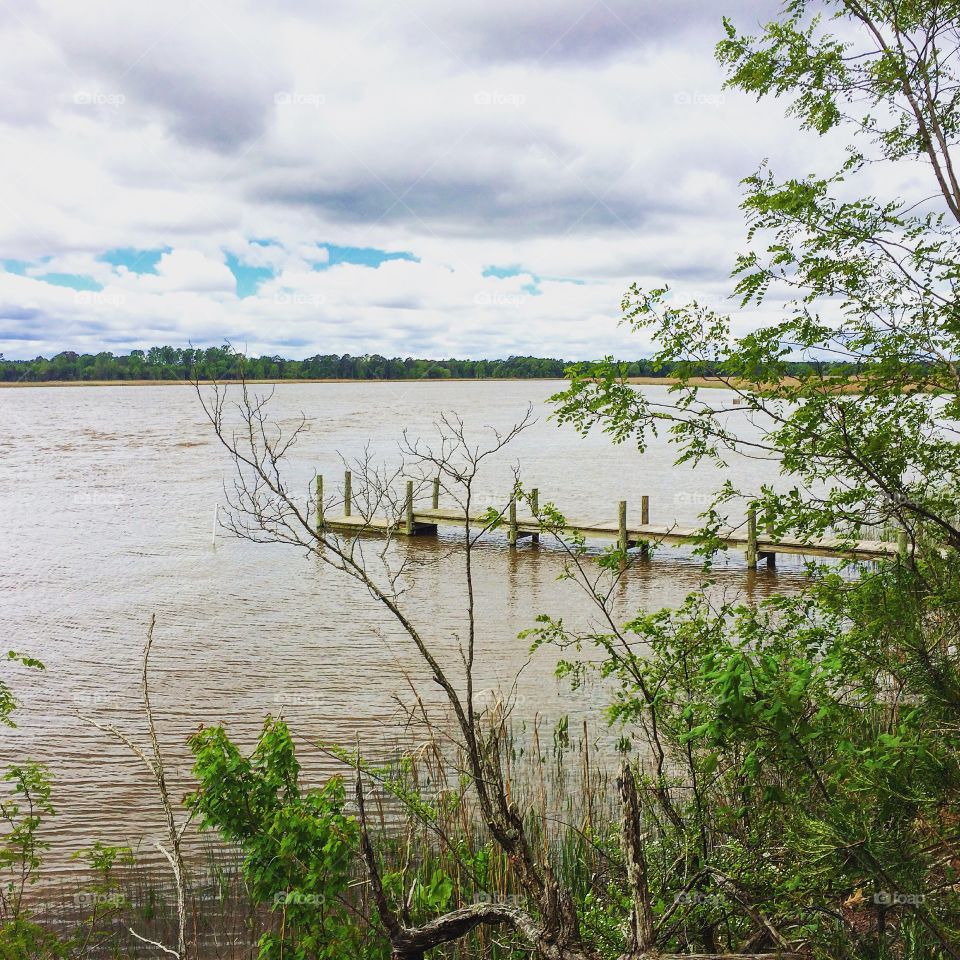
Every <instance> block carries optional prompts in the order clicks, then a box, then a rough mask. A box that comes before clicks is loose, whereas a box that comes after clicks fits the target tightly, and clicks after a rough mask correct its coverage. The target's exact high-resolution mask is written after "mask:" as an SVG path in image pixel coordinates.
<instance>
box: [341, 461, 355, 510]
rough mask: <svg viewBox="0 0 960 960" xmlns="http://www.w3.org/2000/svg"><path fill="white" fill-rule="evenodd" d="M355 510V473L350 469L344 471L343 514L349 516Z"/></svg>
mask: <svg viewBox="0 0 960 960" xmlns="http://www.w3.org/2000/svg"><path fill="white" fill-rule="evenodd" d="M352 510H353V474H352V473H351V472H350V471H349V470H345V471H344V473H343V515H344V516H345V517H349V516H350V513H351V511H352Z"/></svg>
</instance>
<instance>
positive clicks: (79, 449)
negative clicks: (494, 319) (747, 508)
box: [0, 381, 803, 872]
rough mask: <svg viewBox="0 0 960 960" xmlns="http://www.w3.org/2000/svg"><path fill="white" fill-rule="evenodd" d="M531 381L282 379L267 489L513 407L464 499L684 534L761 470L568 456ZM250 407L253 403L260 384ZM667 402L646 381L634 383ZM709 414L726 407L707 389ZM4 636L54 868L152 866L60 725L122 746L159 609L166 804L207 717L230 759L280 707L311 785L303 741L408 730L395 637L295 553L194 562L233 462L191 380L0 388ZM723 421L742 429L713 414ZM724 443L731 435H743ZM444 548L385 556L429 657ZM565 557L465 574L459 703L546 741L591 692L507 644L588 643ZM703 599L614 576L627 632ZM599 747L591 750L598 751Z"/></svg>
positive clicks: (782, 574) (785, 571) (140, 839)
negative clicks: (39, 776) (489, 708)
mask: <svg viewBox="0 0 960 960" xmlns="http://www.w3.org/2000/svg"><path fill="white" fill-rule="evenodd" d="M560 386H561V384H559V383H551V382H516V381H513V382H478V383H470V382H457V383H326V384H282V385H279V386H278V387H277V388H276V391H275V396H274V400H273V412H274V414H275V416H276V417H277V418H278V419H281V420H285V421H287V422H290V421H291V420H292V419H293V418H295V417H296V415H297V414H298V413H299V412H300V411H303V412H304V413H305V414H306V415H307V416H308V417H309V418H311V427H310V430H309V432H308V433H307V434H305V435H304V437H303V438H302V441H301V443H300V444H299V445H298V446H297V447H296V448H295V450H294V452H293V454H292V456H291V461H290V469H289V474H288V475H289V477H290V481H291V484H292V486H293V487H294V488H298V489H302V490H304V491H306V490H307V489H308V486H309V483H310V478H311V476H312V474H313V472H314V471H315V470H320V471H321V472H323V473H324V475H325V476H326V477H327V478H328V480H327V482H328V490H329V488H330V486H331V485H332V483H333V481H334V480H335V479H336V478H337V477H338V476H339V475H340V474H341V471H342V465H341V462H340V460H339V456H338V455H339V454H344V455H346V456H348V457H349V456H358V455H360V454H361V453H362V452H363V450H364V448H365V447H369V449H370V451H371V452H372V454H373V455H375V456H378V457H384V458H386V459H388V460H390V459H393V460H395V459H396V455H397V440H398V439H399V438H400V436H401V435H402V433H403V431H404V430H407V431H408V433H409V435H410V436H413V437H417V436H421V437H429V436H431V435H432V425H433V423H434V421H435V420H436V418H437V417H438V416H439V414H440V413H441V412H443V411H456V412H458V413H459V414H460V415H461V416H462V417H463V418H464V420H465V423H466V426H467V429H468V431H470V433H471V435H473V436H476V437H478V439H481V440H482V439H483V437H482V430H483V428H484V427H485V426H486V425H491V424H492V425H496V426H498V427H500V428H505V427H507V426H509V424H511V423H512V422H514V421H516V420H517V419H519V418H520V417H521V416H522V415H523V413H524V411H525V410H526V408H527V405H528V404H532V405H533V408H534V412H535V414H536V416H537V417H538V418H539V419H538V421H537V423H536V424H535V425H534V426H533V427H531V428H530V429H529V430H527V431H526V432H524V433H523V434H522V435H521V436H520V437H519V438H518V439H517V440H516V441H515V442H514V443H512V444H511V445H510V446H509V448H507V450H506V451H505V452H504V453H503V454H502V455H501V456H500V457H499V459H498V460H497V461H496V462H495V463H493V464H492V466H491V469H490V471H489V474H488V475H487V476H485V477H484V478H483V480H482V482H481V484H480V487H481V491H482V492H484V493H486V494H488V495H489V496H490V498H491V500H492V499H493V498H494V497H495V496H498V495H499V496H502V495H503V494H504V492H505V491H507V490H509V488H510V484H511V470H512V468H513V467H514V466H515V465H519V467H520V469H521V473H522V476H523V479H524V481H525V482H526V483H527V484H529V485H531V486H538V487H539V489H540V491H541V501H545V500H552V501H554V502H556V503H557V505H558V506H559V507H560V508H561V509H562V510H564V511H565V512H566V513H567V514H568V515H569V516H571V517H576V518H577V519H594V520H606V521H610V522H613V521H615V518H616V505H617V501H618V500H620V499H626V500H628V502H629V504H630V515H631V517H638V514H639V506H640V496H641V494H648V495H649V496H650V501H651V520H652V522H661V521H663V522H666V521H672V520H678V521H680V522H683V523H693V522H694V521H695V520H696V516H697V513H698V512H699V511H700V510H702V509H703V508H704V505H705V503H706V502H707V501H708V499H709V495H710V493H711V491H713V490H715V489H716V488H717V487H718V485H719V484H720V482H721V481H722V480H723V479H724V476H725V475H726V476H730V477H731V478H732V479H733V480H734V482H736V483H741V484H742V485H744V486H746V487H757V486H759V484H760V483H761V482H764V481H769V480H773V479H774V478H775V477H776V465H775V464H774V463H772V462H765V461H758V460H755V459H751V460H743V461H738V460H737V461H732V462H731V463H730V464H729V465H728V468H727V472H726V474H725V473H724V472H723V471H721V470H720V469H719V468H716V467H713V466H708V465H702V466H700V467H697V468H696V469H691V468H689V467H675V466H673V465H672V460H673V456H674V454H673V452H672V450H671V448H670V447H669V446H668V444H667V443H666V442H665V441H664V440H662V439H661V440H658V441H656V442H655V443H654V444H653V446H652V448H651V449H650V450H648V451H647V452H646V453H644V454H643V455H640V454H638V453H637V451H636V449H634V448H633V447H632V446H631V445H629V444H627V445H622V446H613V445H611V443H610V442H609V440H608V439H607V438H606V437H604V436H602V435H600V434H596V435H593V436H590V437H589V438H587V439H583V438H581V437H579V436H578V435H577V434H576V433H575V432H574V431H573V430H571V429H570V428H561V427H558V426H557V424H556V423H555V422H552V421H550V420H549V419H548V416H549V413H550V407H549V404H548V403H547V400H548V398H549V396H550V395H551V393H553V392H555V391H556V390H557V389H558V388H559V387H560ZM264 389H267V388H264ZM639 389H642V390H643V391H644V392H646V393H648V394H649V395H651V396H652V397H656V398H659V399H663V398H665V396H666V389H665V388H663V387H641V388H639ZM711 396H712V397H713V398H715V399H720V398H721V397H722V394H721V393H720V392H716V394H711ZM0 405H2V412H3V418H4V423H5V429H4V431H3V433H2V435H0V523H2V531H3V534H2V538H0V617H2V622H3V625H4V629H3V634H4V640H3V642H4V644H5V645H6V646H7V647H9V648H14V649H17V650H20V651H23V652H26V653H29V654H31V655H33V656H36V657H39V658H40V659H41V660H43V661H44V663H45V664H46V667H47V669H46V670H45V671H44V672H42V673H38V672H33V671H26V670H23V669H20V668H9V667H4V674H3V675H4V677H5V678H7V679H8V680H9V681H10V682H11V683H12V685H13V687H14V689H15V692H16V694H17V696H18V697H19V699H20V700H21V701H22V706H21V708H20V710H19V711H18V713H17V722H18V727H17V729H16V730H12V731H7V730H4V731H2V733H0V762H2V764H3V765H4V766H5V765H7V764H9V763H11V762H16V761H20V760H23V759H24V758H26V757H30V758H33V759H35V760H38V761H41V762H43V763H45V764H47V765H48V767H49V768H50V770H51V772H52V774H53V777H54V801H55V804H56V807H57V811H58V815H57V816H56V818H54V819H53V820H52V821H50V822H49V823H48V824H47V826H46V827H45V835H46V838H47V839H48V840H49V841H50V842H51V843H52V850H51V853H50V858H49V863H48V867H47V870H48V871H52V872H57V871H69V870H71V869H74V868H73V867H72V866H71V864H70V861H69V859H68V858H69V855H70V853H71V852H73V851H75V850H77V849H80V848H82V847H86V846H89V845H90V844H91V843H92V842H93V841H94V840H97V839H99V840H103V841H105V842H114V843H129V844H131V845H132V846H134V847H135V848H137V847H139V848H145V847H149V843H150V840H151V838H153V837H157V836H160V835H161V831H162V820H161V817H160V813H159V808H158V806H157V803H156V799H155V795H154V793H153V790H152V787H151V783H150V781H149V778H148V776H147V775H146V773H145V771H144V770H143V769H142V767H141V766H140V765H139V763H138V761H137V760H135V759H134V758H133V757H131V756H130V754H129V752H128V751H127V750H126V749H125V748H124V747H122V746H121V745H119V744H118V743H116V742H115V741H113V740H112V739H110V737H108V736H107V735H105V734H104V733H102V732H100V731H99V730H97V729H96V728H94V727H92V726H91V725H90V724H89V723H87V722H85V721H84V720H83V719H81V717H80V716H79V714H86V715H88V716H92V717H95V718H97V719H98V720H100V721H101V722H103V723H108V724H114V725H116V726H118V727H120V728H122V729H123V730H125V731H127V732H129V733H130V734H131V735H132V736H134V737H136V738H138V739H140V740H142V738H143V736H144V727H143V722H142V716H141V710H140V705H139V691H138V682H139V668H140V657H141V650H142V646H143V640H144V634H145V630H146V625H147V623H148V621H149V618H150V616H151V615H152V614H154V613H155V614H156V617H157V628H156V639H155V643H154V654H153V659H152V671H151V674H152V687H153V700H154V707H155V711H156V715H157V719H158V724H159V728H160V736H161V741H162V744H163V747H164V751H165V753H166V754H167V757H168V764H169V766H170V768H171V771H172V774H171V780H172V782H173V789H174V792H175V793H177V794H180V793H182V792H183V791H184V790H185V789H186V788H187V786H188V784H189V751H188V750H187V748H186V745H185V741H186V738H187V737H188V736H189V735H190V733H191V732H193V731H195V730H196V729H197V728H198V726H199V725H200V724H214V723H220V722H224V723H226V724H227V725H228V728H229V730H230V731H231V733H233V735H234V736H236V737H237V738H238V739H239V740H241V741H242V742H243V743H244V744H250V743H252V742H253V740H254V738H255V736H256V733H257V731H258V730H259V729H260V726H261V724H262V721H263V718H264V716H265V715H266V714H268V713H270V714H277V713H279V712H280V710H281V709H282V711H283V714H284V716H285V717H286V718H287V719H288V720H289V721H290V722H291V724H292V725H293V727H294V729H295V730H296V731H297V734H298V736H299V737H300V739H301V743H302V757H303V761H304V765H305V768H306V771H307V776H308V777H311V778H315V777H321V776H323V775H325V774H327V773H329V772H330V771H332V770H333V769H334V768H335V763H334V762H333V761H332V760H330V759H329V758H327V757H326V756H325V755H324V754H323V753H322V752H320V751H318V750H317V749H315V748H314V747H312V746H311V743H312V742H314V741H316V740H327V741H336V742H339V743H343V744H346V745H352V744H354V743H355V742H356V740H357V738H359V740H360V741H361V743H362V744H364V749H365V751H367V752H369V753H371V754H377V753H380V754H384V755H385V754H386V753H388V752H389V751H390V750H391V749H392V748H393V747H395V746H396V745H397V744H398V743H401V742H409V738H410V737H411V736H413V735H414V734H412V733H411V732H409V731H405V730H404V727H403V723H402V721H403V715H404V714H403V709H402V707H401V706H400V704H403V703H409V702H410V701H411V698H412V694H411V688H410V685H409V684H410V682H411V681H412V682H413V683H414V684H418V685H420V686H421V687H424V688H425V689H426V694H425V695H426V697H427V701H428V702H429V703H431V704H433V705H434V707H433V708H434V709H435V710H436V711H437V716H438V717H439V718H441V720H442V717H443V712H442V707H440V705H439V704H438V701H437V699H436V696H435V694H434V692H433V687H432V685H431V684H422V683H420V681H422V680H423V677H424V673H423V670H422V668H421V666H420V664H419V662H418V660H417V657H416V656H415V652H414V651H413V650H412V649H411V646H410V644H409V643H408V642H406V641H405V640H404V637H403V635H402V634H401V633H400V632H399V631H398V629H397V628H396V627H395V626H394V625H393V624H392V623H391V622H390V620H389V619H388V617H387V616H386V615H385V614H384V612H383V611H382V610H381V609H379V608H378V607H377V606H376V604H375V603H374V602H373V601H372V600H371V598H370V596H369V595H368V594H367V593H366V592H365V591H363V590H361V589H358V588H357V586H356V585H354V584H352V583H350V582H349V581H347V580H345V579H344V578H343V577H342V576H338V575H336V574H335V573H333V572H331V571H330V570H329V569H326V568H324V567H323V566H322V565H321V564H319V563H318V562H317V561H316V560H315V559H311V558H310V557H308V556H306V555H305V554H304V553H303V551H299V550H297V549H293V548H290V547H284V546H276V545H269V546H259V545H255V544H252V543H250V542H247V541H241V540H236V539H231V538H229V537H227V536H225V535H224V534H223V532H222V531H221V532H220V534H219V535H218V537H217V539H216V545H215V546H214V545H213V542H212V541H213V537H212V527H213V514H214V508H215V505H216V504H217V503H221V504H222V503H223V502H224V494H223V485H224V482H229V480H230V478H231V477H232V473H231V469H232V468H231V464H230V462H229V460H228V458H227V456H226V454H225V452H224V451H223V449H222V448H221V447H220V446H219V445H218V443H217V442H216V441H215V438H214V437H213V435H212V433H211V429H210V426H209V424H208V423H207V422H206V421H205V419H204V417H203V414H202V411H201V409H200V406H199V404H198V401H197V397H196V395H195V394H194V393H193V391H192V390H191V389H190V388H188V387H182V388H176V389H172V388H170V387H137V388H135V389H124V390H108V389H96V388H89V389H83V388H81V389H72V390H64V389H60V388H57V387H49V388H37V389H32V390H8V391H3V393H2V394H0ZM730 415H731V416H732V417H738V416H740V417H742V416H744V414H743V413H740V412H737V411H736V410H735V408H734V410H733V411H731V414H730ZM744 429H750V428H749V427H747V426H745V427H744ZM457 540H458V537H457V534H456V533H454V532H448V533H444V534H442V536H441V537H440V538H438V539H435V538H430V537H423V538H416V539H415V540H414V541H412V542H409V543H406V542H404V543H402V544H399V545H398V547H397V549H398V550H410V551H411V552H412V556H413V557H414V558H415V559H416V560H417V561H418V562H417V565H416V572H415V576H414V578H413V583H412V586H411V589H410V593H409V596H408V597H407V600H406V603H407V604H408V608H409V610H410V612H411V616H412V617H413V619H414V621H415V622H416V623H418V624H419V625H420V626H421V627H422V629H423V632H424V634H425V635H426V636H427V638H428V639H429V641H430V642H431V643H432V644H434V645H435V647H436V649H437V650H438V651H439V653H440V655H441V657H442V658H445V659H446V661H447V662H454V661H455V660H456V656H457V652H456V651H457V643H458V638H460V637H462V636H463V634H464V618H463V610H464V582H463V576H462V551H459V550H458V549H457ZM562 562H563V555H562V553H561V551H559V550H557V549H555V548H552V547H551V546H550V545H549V544H546V543H544V544H542V545H541V546H540V547H539V548H538V547H534V546H532V545H530V544H529V543H522V544H521V546H520V548H519V549H518V550H516V551H515V552H511V551H509V550H507V549H506V548H505V546H504V539H503V538H502V537H493V538H492V539H491V541H490V542H489V543H487V544H483V545H481V546H480V547H479V548H478V550H477V553H476V558H475V575H476V583H477V597H478V616H479V638H480V655H479V659H478V665H477V687H478V689H481V690H487V691H489V690H493V689H496V688H504V687H508V686H509V685H511V684H512V683H513V681H514V679H515V678H517V675H518V674H519V677H518V678H517V679H516V690H517V702H516V707H515V711H514V717H515V719H516V720H518V721H520V722H521V723H532V722H533V721H534V719H535V718H536V719H537V720H538V721H539V722H541V723H543V724H545V725H550V724H552V723H554V722H555V721H556V720H557V719H558V718H559V717H561V716H563V715H570V716H571V718H572V719H571V725H572V726H573V724H576V723H579V722H580V719H581V718H582V717H584V716H588V717H590V718H592V719H596V717H597V715H598V708H599V707H600V706H601V705H602V703H603V691H602V690H599V689H597V688H588V689H584V690H580V691H577V692H575V693H573V692H571V691H570V690H569V689H568V688H566V687H565V686H562V685H559V684H558V683H557V681H556V680H555V679H554V676H553V671H554V666H555V654H552V653H551V652H549V651H545V650H544V651H539V652H538V653H536V654H535V655H533V656H532V657H531V656H530V655H529V649H528V648H529V644H528V643H527V642H524V641H520V640H518V639H517V634H518V633H519V632H520V631H521V630H523V629H525V628H528V627H530V626H532V625H533V622H534V619H535V617H536V615H537V614H540V613H551V614H555V615H562V616H564V617H565V618H566V619H567V621H568V623H570V624H571V625H580V626H584V627H586V626H588V625H589V624H590V623H591V622H592V621H593V619H594V616H593V612H592V611H591V609H590V606H589V604H588V603H587V602H586V601H585V600H584V598H583V596H582V595H581V594H580V593H579V592H577V591H576V590H575V589H574V588H573V587H572V586H571V585H570V584H568V583H564V582H562V581H559V580H558V575H559V574H560V572H561V569H562ZM714 576H715V578H716V580H717V583H718V588H719V589H723V590H725V591H727V592H741V593H743V594H744V595H748V596H759V595H762V594H764V593H767V592H769V591H770V590H771V589H773V588H775V587H776V588H781V589H782V588H788V589H789V588H791V587H792V586H794V585H796V584H798V583H800V582H801V581H802V578H803V570H802V563H801V561H799V560H798V559H794V558H789V557H784V558H782V560H781V563H780V565H779V567H778V569H777V570H776V571H775V572H774V571H766V570H761V571H759V572H758V573H757V574H755V575H749V576H748V575H747V572H746V570H745V565H744V561H743V558H742V556H739V555H731V556H729V557H727V558H725V559H723V560H721V562H720V563H719V564H718V566H717V568H716V569H715V571H714ZM699 585H700V562H699V560H698V559H697V558H696V557H694V556H692V555H691V554H690V552H689V551H684V550H677V549H672V548H663V550H662V551H660V552H658V553H657V555H656V556H655V557H654V558H653V559H652V560H651V561H649V562H647V563H642V564H638V565H637V566H636V567H635V568H634V569H632V570H631V571H630V572H629V573H628V575H627V577H626V578H625V582H624V583H623V585H622V587H621V588H619V592H618V593H617V603H618V605H619V608H620V609H621V610H622V612H623V613H624V614H627V613H628V612H630V611H631V610H635V609H637V608H639V607H647V608H655V607H660V606H665V605H676V604H678V603H679V602H680V601H681V600H682V599H683V597H684V596H685V595H686V594H687V593H688V592H689V591H691V590H695V589H697V588H698V587H699ZM598 735H601V734H598Z"/></svg>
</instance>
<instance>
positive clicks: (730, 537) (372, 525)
mask: <svg viewBox="0 0 960 960" xmlns="http://www.w3.org/2000/svg"><path fill="white" fill-rule="evenodd" d="M485 518H486V511H476V512H471V515H470V524H471V526H472V527H475V528H477V529H479V528H480V527H482V526H483V524H484V523H485ZM412 519H413V528H414V529H413V532H414V533H415V534H416V533H426V532H431V531H433V530H435V529H436V528H437V527H439V526H447V527H463V526H465V516H464V513H463V511H461V510H450V509H443V508H441V509H420V508H415V509H414V510H413V514H412ZM325 525H326V526H327V528H328V529H330V530H333V531H336V532H342V533H363V532H369V533H387V532H391V533H396V534H405V532H406V525H405V522H404V520H403V519H399V520H395V521H390V520H387V519H386V518H384V517H371V518H364V517H361V516H349V517H345V516H341V517H327V518H325ZM503 526H504V529H505V528H506V527H507V520H506V519H504V522H503ZM516 530H517V533H518V534H519V535H520V536H529V535H531V534H539V533H542V531H541V529H540V524H539V523H538V521H537V520H536V518H535V517H533V516H518V517H517V521H516ZM564 531H565V532H566V533H569V534H572V535H581V536H583V537H584V538H585V539H587V540H612V541H617V540H618V539H619V537H620V530H619V527H618V524H617V522H616V521H613V522H611V521H606V520H571V521H568V524H567V526H566V527H565V528H564ZM626 532H627V539H628V541H629V542H630V543H631V544H637V543H666V544H672V545H684V544H690V543H692V542H693V541H694V539H695V538H696V535H697V532H698V531H697V529H696V528H694V527H679V526H677V525H670V526H665V525H663V524H644V525H636V524H628V525H627V531H626ZM720 540H721V542H722V543H723V544H724V545H725V546H727V547H734V548H738V547H739V548H746V547H747V546H748V543H749V537H748V534H747V531H746V529H729V530H724V531H721V532H720ZM756 548H757V551H758V553H759V554H760V555H761V556H763V555H765V554H777V553H789V554H796V555H801V556H817V557H835V558H846V559H854V560H879V559H883V558H885V557H895V556H896V555H897V552H898V547H897V544H896V543H889V542H887V541H883V540H858V541H852V542H851V541H843V540H840V539H838V538H820V539H816V540H810V541H803V540H798V539H783V540H773V539H770V538H767V537H763V536H759V535H758V536H757V539H756Z"/></svg>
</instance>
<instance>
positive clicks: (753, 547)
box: [747, 505, 757, 570]
mask: <svg viewBox="0 0 960 960" xmlns="http://www.w3.org/2000/svg"><path fill="white" fill-rule="evenodd" d="M747 569H748V570H756V569H757V508H756V507H754V506H752V505H751V507H750V509H749V510H747Z"/></svg>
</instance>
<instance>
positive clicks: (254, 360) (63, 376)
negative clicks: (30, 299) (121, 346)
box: [0, 347, 807, 382]
mask: <svg viewBox="0 0 960 960" xmlns="http://www.w3.org/2000/svg"><path fill="white" fill-rule="evenodd" d="M241 364H242V366H243V370H244V373H245V374H246V376H247V377H248V378H249V379H251V380H310V379H343V380H446V379H453V378H462V379H467V380H496V379H509V378H514V377H516V378H524V379H533V378H558V379H559V378H562V377H563V376H564V372H565V370H566V369H567V367H568V366H570V364H571V361H568V360H551V359H547V358H544V357H509V358H507V359H506V360H454V359H450V360H417V359H414V358H413V357H406V358H401V357H392V358H388V357H381V356H379V355H378V354H365V355H363V356H360V357H353V356H350V354H343V355H342V356H338V355H337V354H334V353H331V354H325V355H323V356H320V355H318V356H315V357H308V358H307V359H306V360H285V359H284V358H283V357H277V356H274V357H241V356H240V355H239V354H237V353H236V352H235V351H233V350H231V349H230V348H228V347H209V348H207V349H205V350H196V349H192V348H189V347H188V348H186V349H181V348H179V347H151V348H150V349H149V350H131V351H130V353H128V354H119V355H114V354H113V353H107V352H104V353H74V352H73V351H72V350H66V351H64V352H63V353H58V354H57V355H56V356H55V357H51V358H49V359H48V358H46V357H37V358H36V359H34V360H4V359H3V358H2V355H0V380H2V381H7V382H16V381H28V382H30V381H33V382H36V381H42V380H81V381H82V380H187V379H190V378H192V377H193V376H194V371H195V370H196V371H199V373H200V376H201V377H202V378H204V379H210V378H216V379H219V380H235V379H238V378H239V377H240V371H241ZM623 365H624V367H625V370H626V375H627V376H631V377H656V376H668V375H669V371H667V370H663V369H654V366H653V364H652V362H651V361H649V360H632V361H625V362H624V364H623ZM788 366H795V367H796V368H797V371H791V372H799V370H800V368H802V367H805V366H807V365H806V364H800V363H798V364H790V365H788ZM711 372H712V371H711V370H709V369H704V370H703V371H702V373H703V375H709V374H710V373H711Z"/></svg>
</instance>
